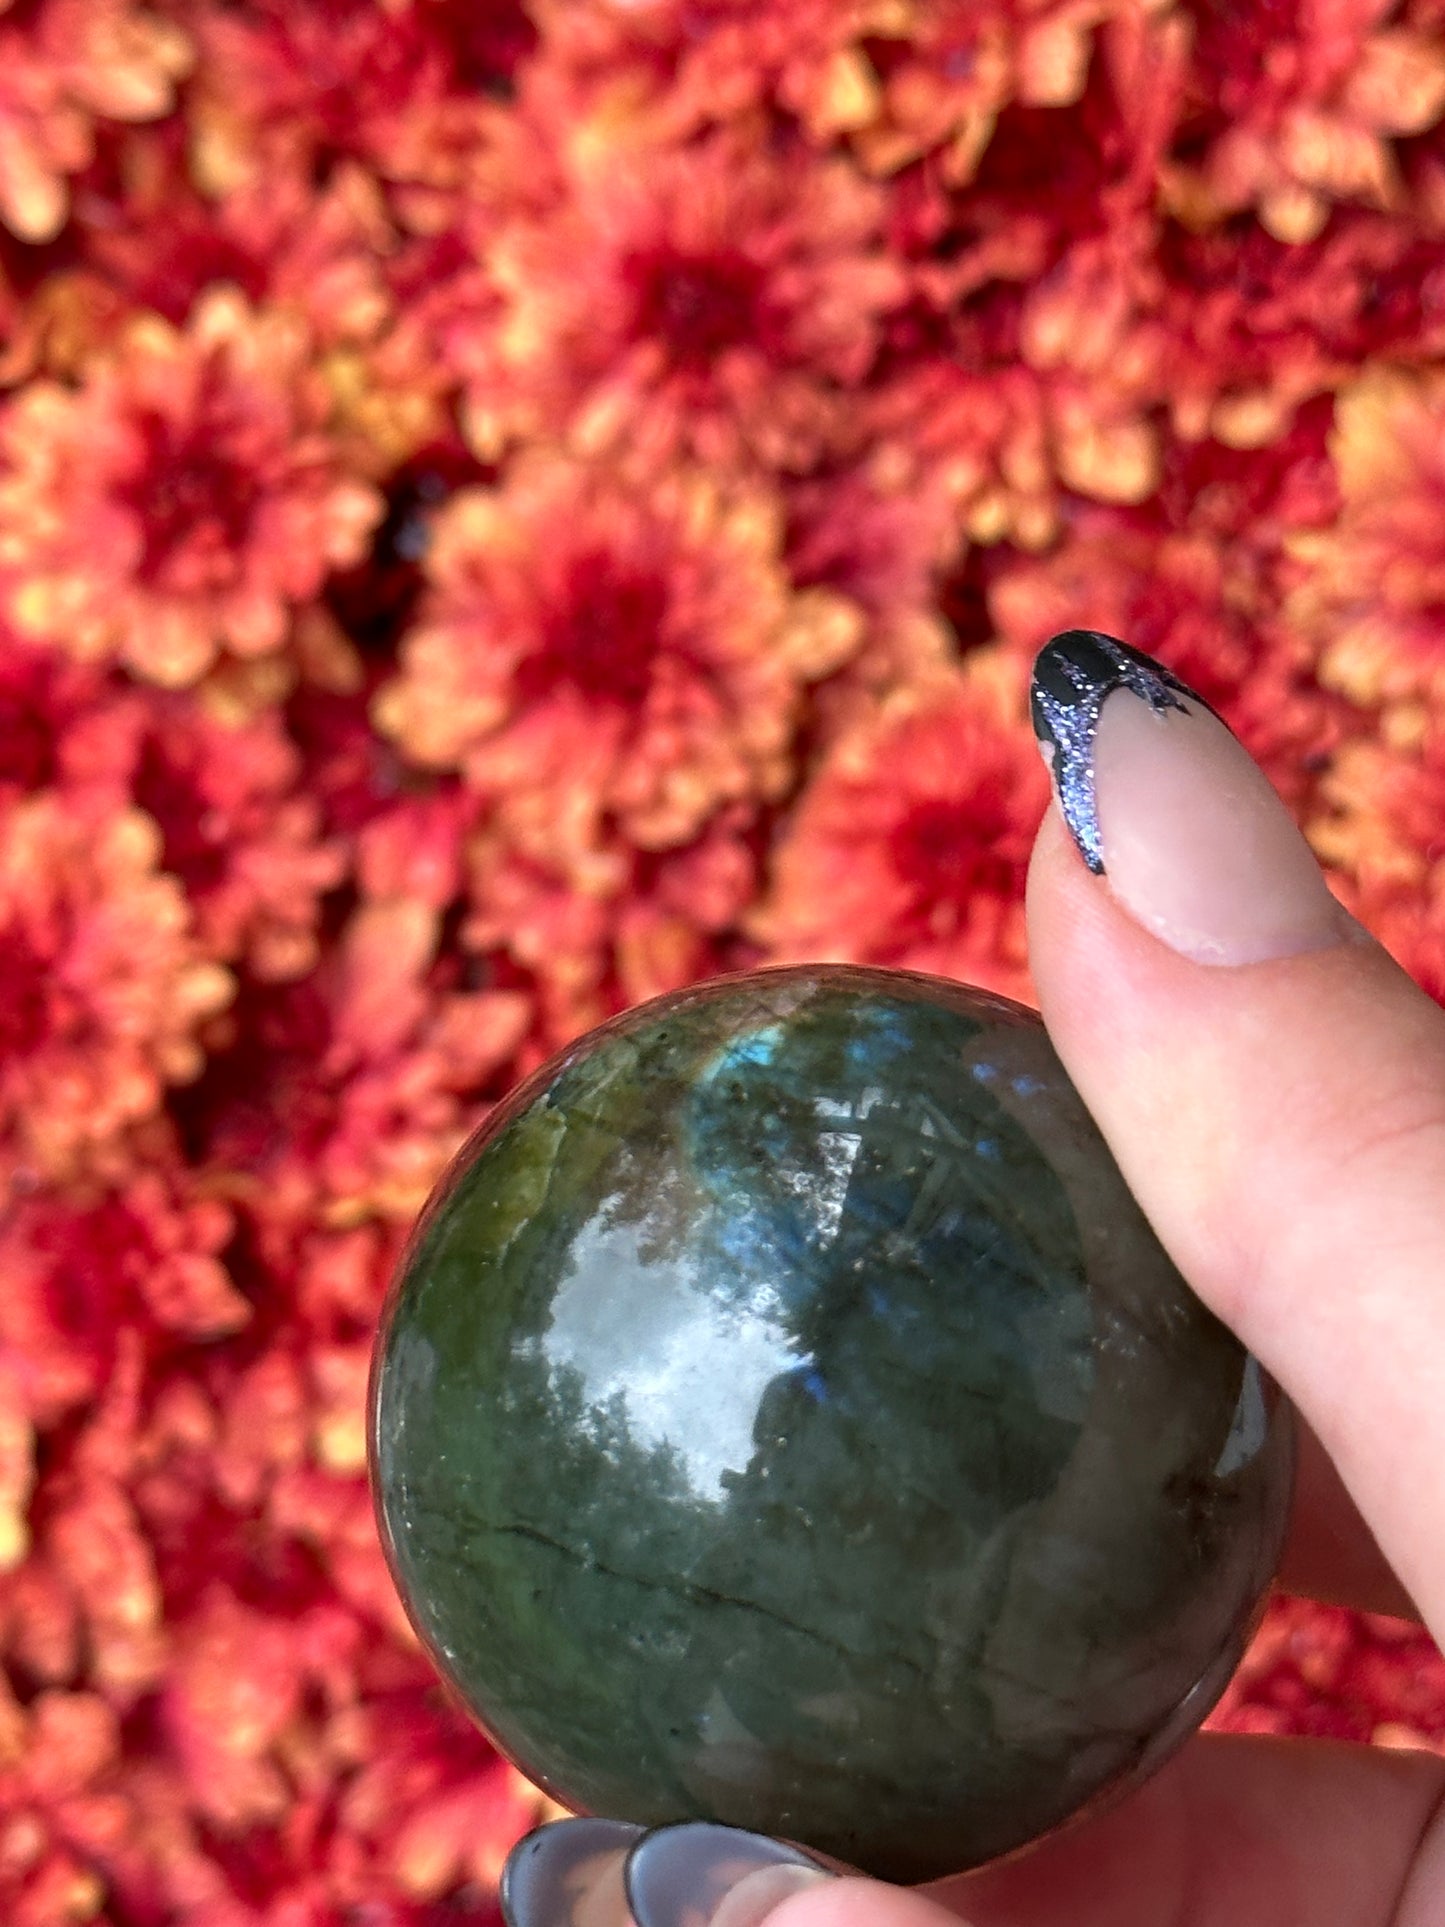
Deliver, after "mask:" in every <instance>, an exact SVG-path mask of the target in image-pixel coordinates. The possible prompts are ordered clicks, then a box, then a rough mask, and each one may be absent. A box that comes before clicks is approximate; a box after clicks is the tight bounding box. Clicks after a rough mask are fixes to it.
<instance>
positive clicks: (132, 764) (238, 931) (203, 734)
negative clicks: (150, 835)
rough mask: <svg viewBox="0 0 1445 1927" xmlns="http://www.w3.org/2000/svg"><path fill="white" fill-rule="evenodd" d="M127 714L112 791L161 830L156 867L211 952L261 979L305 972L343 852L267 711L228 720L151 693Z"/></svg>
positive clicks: (190, 701)
mask: <svg viewBox="0 0 1445 1927" xmlns="http://www.w3.org/2000/svg"><path fill="white" fill-rule="evenodd" d="M126 722H127V724H128V726H129V744H128V755H127V756H126V758H125V762H124V765H123V766H122V767H121V768H120V769H118V770H117V772H116V775H117V778H118V783H117V787H118V788H119V789H120V790H121V793H122V794H123V795H128V796H129V798H130V799H131V800H132V801H133V802H135V803H136V804H138V805H139V806H140V808H141V809H143V810H145V811H146V812H147V813H148V814H149V815H150V816H151V818H152V819H153V820H154V822H155V823H156V825H157V827H158V828H159V830H160V832H161V837H162V846H161V865H162V867H163V868H164V869H165V870H167V871H168V872H169V873H170V874H171V875H173V876H174V877H176V878H177V880H178V881H179V882H180V883H181V884H182V886H183V887H184V889H185V892H186V898H187V901H188V902H189V904H190V907H191V911H192V914H193V917H194V919H195V928H196V933H197V935H198V937H199V938H200V940H201V942H202V944H203V945H204V946H205V949H206V951H207V952H208V954H209V955H211V956H213V957H216V958H217V959H219V960H221V961H223V962H226V963H230V962H234V961H237V960H243V961H244V962H245V964H246V966H247V968H248V969H250V970H251V971H253V972H254V973H255V974H256V975H257V976H259V977H266V978H272V979H277V978H283V977H297V976H300V975H301V973H302V972H303V971H305V970H309V969H310V968H311V966H312V965H313V964H314V963H315V961H316V954H317V937H316V932H317V925H318V923H319V920H320V914H321V899H322V897H323V896H324V895H325V893H326V892H327V891H329V890H331V889H334V888H335V886H336V885H337V884H338V883H339V882H340V881H341V879H342V876H343V874H344V872H345V857H344V853H343V851H342V849H341V847H340V846H339V845H338V844H336V843H328V842H326V841H324V840H323V839H322V837H321V835H320V817H321V810H320V806H319V804H318V802H317V800H316V799H315V798H314V797H312V796H308V795H306V794H305V793H304V792H302V791H301V790H300V789H299V788H298V784H299V779H300V776H301V768H300V758H299V756H298V755H297V752H296V748H295V745H294V744H293V743H291V742H290V741H289V740H288V738H287V736H286V733H285V730H284V729H283V727H282V725H281V721H280V718H279V717H278V715H277V714H276V712H275V711H274V710H264V711H262V713H261V714H260V715H258V716H256V717H254V718H252V719H250V720H247V721H239V720H233V719H231V718H229V717H227V716H225V715H224V714H220V715H218V714H216V713H215V707H214V705H207V703H206V702H205V700H204V697H203V699H202V700H201V701H197V700H196V699H195V698H193V697H189V696H187V697H177V696H173V695H171V694H170V692H157V693H155V694H154V695H149V696H143V697H138V698H135V699H133V700H132V701H131V702H130V703H129V704H127V705H126Z"/></svg>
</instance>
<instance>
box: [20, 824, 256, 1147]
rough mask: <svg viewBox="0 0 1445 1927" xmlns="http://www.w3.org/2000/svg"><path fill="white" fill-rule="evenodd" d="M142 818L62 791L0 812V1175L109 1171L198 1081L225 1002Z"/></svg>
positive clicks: (223, 976) (216, 972) (218, 974)
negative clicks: (174, 1096)
mask: <svg viewBox="0 0 1445 1927" xmlns="http://www.w3.org/2000/svg"><path fill="white" fill-rule="evenodd" d="M159 858H160V836H159V833H158V832H157V830H156V828H155V826H154V824H153V823H152V822H151V820H150V819H149V817H146V816H144V815H142V814H141V812H140V811H138V810H130V811H114V812H110V813H106V814H103V815H102V814H99V813H97V812H96V811H94V810H91V811H83V810H81V809H80V808H79V807H77V806H76V805H74V804H71V803H68V802H67V800H66V798H65V797H64V796H63V795H61V794H59V793H57V792H47V793H43V794H41V795H39V796H35V797H32V798H28V799H26V800H24V801H21V802H18V803H15V804H12V805H11V806H10V807H9V808H8V809H6V810H4V811H3V812H0V933H3V934H0V959H3V961H0V1176H4V1177H6V1178H13V1177H15V1176H17V1175H25V1176H27V1177H28V1178H30V1179H35V1178H45V1177H52V1176H64V1175H66V1174H69V1173H71V1172H73V1171H75V1170H77V1169H79V1168H80V1167H82V1166H84V1165H86V1164H88V1163H89V1164H104V1165H108V1164H110V1163H112V1162H113V1161H114V1160H115V1158H116V1154H117V1152H118V1149H119V1147H120V1143H121V1140H122V1138H123V1135H124V1133H125V1132H126V1131H127V1130H128V1129H129V1128H130V1127H131V1126H133V1125H135V1124H137V1123H138V1122H140V1121H141V1120H142V1119H144V1118H147V1117H150V1116H152V1115H153V1114H154V1113H155V1112H156V1110H157V1109H158V1107H159V1105H160V1103H161V1098H162V1094H163V1091H164V1088H165V1086H166V1085H167V1084H172V1083H179V1082H183V1081H184V1080H186V1079H188V1078H191V1077H194V1076H195V1074H196V1072H197V1071H198V1070H199V1068H200V1064H201V1049H200V1045H199V1043H198V1041H197V1030H198V1027H199V1026H200V1025H201V1023H202V1022H203V1021H204V1020H205V1019H206V1018H208V1017H210V1016H212V1015H213V1014H214V1013H215V1012H216V1011H217V1010H219V1009H221V1008H222V1007H223V1006H224V1005H225V1004H226V1002H227V1001H228V999H229V997H230V995H231V980H230V977H229V975H228V974H227V972H226V971H224V970H223V969H221V967H220V966H219V965H218V964H216V963H213V962H211V961H210V960H209V959H207V958H205V957H204V956H203V955H202V954H201V953H200V951H199V949H198V947H197V945H196V943H195V940H194V938H193V937H192V935H191V931H190V918H189V914H188V911H187V907H186V902H185V898H184V896H183V895H182V893H181V890H180V887H179V885H178V884H177V883H176V882H175V881H174V879H172V878H170V877H166V876H162V875H160V874H159V873H158V868H157V865H158V862H159Z"/></svg>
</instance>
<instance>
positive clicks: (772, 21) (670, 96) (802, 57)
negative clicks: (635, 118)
mask: <svg viewBox="0 0 1445 1927" xmlns="http://www.w3.org/2000/svg"><path fill="white" fill-rule="evenodd" d="M531 11H532V12H533V14H534V15H535V16H536V18H537V20H538V23H539V26H540V30H541V49H542V58H543V59H544V60H545V61H547V62H549V63H553V64H555V65H556V66H558V67H560V68H564V69H565V70H567V71H568V72H569V73H570V74H571V75H572V76H574V77H575V78H577V79H578V80H580V81H581V82H582V83H583V85H592V86H596V85H599V84H600V85H602V86H604V87H617V88H619V91H621V90H625V91H626V92H627V93H628V94H629V95H632V96H633V97H634V101H635V103H636V105H635V111H640V112H642V113H644V114H646V115H648V116H649V117H655V118H656V120H657V121H658V122H660V123H661V124H662V125H664V126H665V127H666V128H667V129H669V130H670V131H671V132H673V133H674V134H677V135H686V134H688V133H690V132H693V131H695V129H696V128H697V127H698V126H702V125H708V124H715V123H717V122H719V121H722V120H726V119H728V118H730V117H732V116H735V115H738V114H742V113H746V112H747V111H749V110H751V109H753V108H756V107H757V106H759V105H760V104H763V105H766V106H771V105H773V104H776V105H778V106H781V107H782V108H783V109H784V110H785V111H786V112H787V113H789V114H791V115H793V116H794V117H795V118H796V119H797V120H799V121H800V122H801V123H802V125H803V126H804V127H805V128H806V129H807V130H808V133H809V134H810V135H811V137H812V138H813V140H814V141H815V142H816V143H817V144H818V145H819V146H822V145H825V144H826V143H827V142H828V141H829V140H830V139H832V138H834V137H836V136H837V135H838V134H840V133H846V132H848V131H850V130H852V129H854V128H858V127H866V126H867V125H868V124H869V122H870V121H871V120H872V119H873V118H874V116H875V115H876V114H877V112H878V105H879V88H878V78H877V75H876V74H875V72H874V70H873V67H872V64H871V62H870V60H869V58H868V52H867V42H868V40H869V38H870V37H871V36H874V35H882V36H887V35H889V34H890V33H896V32H897V30H898V28H899V25H900V16H901V11H902V10H901V9H900V8H899V7H898V6H897V5H896V4H895V0H625V3H624V4H623V5H620V6H619V5H617V4H616V3H615V0H532V7H531Z"/></svg>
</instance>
